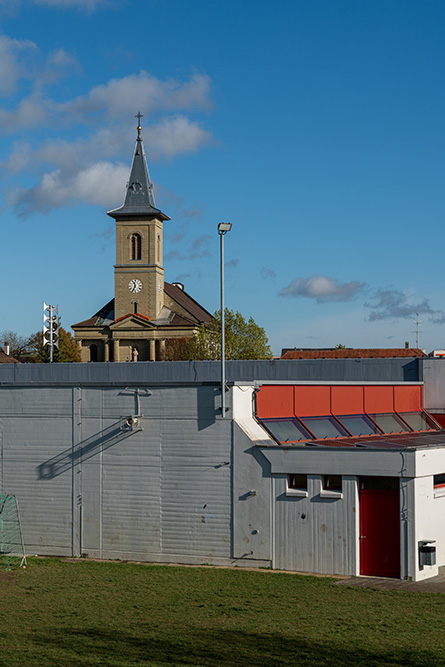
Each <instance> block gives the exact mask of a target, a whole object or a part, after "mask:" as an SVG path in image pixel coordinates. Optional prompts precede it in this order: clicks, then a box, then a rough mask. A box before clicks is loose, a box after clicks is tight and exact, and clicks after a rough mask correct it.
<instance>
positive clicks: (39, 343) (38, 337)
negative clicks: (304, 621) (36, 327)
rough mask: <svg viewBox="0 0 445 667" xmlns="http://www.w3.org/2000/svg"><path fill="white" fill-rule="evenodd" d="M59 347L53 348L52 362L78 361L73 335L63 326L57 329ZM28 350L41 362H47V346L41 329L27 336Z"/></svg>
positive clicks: (78, 354)
mask: <svg viewBox="0 0 445 667" xmlns="http://www.w3.org/2000/svg"><path fill="white" fill-rule="evenodd" d="M57 336H58V341H59V347H58V348H57V347H54V349H53V362H58V363H69V362H77V361H80V353H79V350H78V348H77V345H76V341H75V340H74V337H73V336H72V334H71V333H70V332H69V331H65V329H64V328H63V327H59V329H58V330H57ZM29 350H30V352H31V353H32V354H33V355H34V356H35V357H36V358H37V359H38V361H40V362H42V363H48V362H49V346H48V345H44V344H43V334H42V332H41V331H37V333H35V334H33V335H32V336H30V337H29Z"/></svg>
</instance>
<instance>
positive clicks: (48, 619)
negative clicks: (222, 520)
mask: <svg viewBox="0 0 445 667" xmlns="http://www.w3.org/2000/svg"><path fill="white" fill-rule="evenodd" d="M0 665H2V666H3V665H6V666H7V667H15V666H16V665H20V666H21V667H28V666H34V665H36V666H37V665H38V667H43V666H45V665H58V666H60V667H71V666H77V665H116V666H119V667H127V666H130V665H209V666H211V667H213V666H216V665H218V666H219V665H240V666H241V665H242V666H243V667H247V666H249V667H250V666H251V665H252V666H256V665H264V666H267V667H274V666H278V665H292V666H298V667H299V666H304V665H329V666H340V665H341V666H344V665H347V666H349V665H351V666H352V665H354V667H362V666H363V667H364V666H365V665H366V667H372V666H373V665H391V666H395V665H404V666H410V667H411V666H414V665H416V666H417V665H422V666H424V667H432V666H433V665H434V666H438V665H445V595H442V594H435V593H419V592H416V593H411V592H406V591H377V590H370V589H359V588H348V587H345V586H337V585H336V584H335V579H330V578H329V579H327V578H317V577H304V576H299V575H292V574H286V573H273V572H268V571H264V572H248V571H243V570H241V569H230V570H229V569H227V570H226V569H217V568H211V567H201V568H187V567H183V568H182V567H167V566H152V565H136V564H129V563H115V562H112V563H110V562H101V563H97V562H89V561H82V560H79V561H75V562H64V561H61V560H58V559H31V560H30V561H29V562H28V567H27V569H26V570H17V571H14V572H7V573H0Z"/></svg>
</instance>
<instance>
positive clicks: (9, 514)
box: [0, 493, 26, 570]
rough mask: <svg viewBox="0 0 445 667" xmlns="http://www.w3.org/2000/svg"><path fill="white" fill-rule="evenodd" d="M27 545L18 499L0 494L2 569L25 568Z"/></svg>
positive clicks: (0, 562) (0, 565)
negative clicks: (24, 541) (24, 539)
mask: <svg viewBox="0 0 445 667" xmlns="http://www.w3.org/2000/svg"><path fill="white" fill-rule="evenodd" d="M25 566H26V556H25V545H24V543H23V535H22V526H21V523H20V513H19V505H18V502H17V498H16V497H15V496H13V495H11V494H9V493H8V494H0V568H3V569H5V570H12V569H13V568H15V567H25Z"/></svg>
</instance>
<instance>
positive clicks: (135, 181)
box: [108, 111, 170, 220]
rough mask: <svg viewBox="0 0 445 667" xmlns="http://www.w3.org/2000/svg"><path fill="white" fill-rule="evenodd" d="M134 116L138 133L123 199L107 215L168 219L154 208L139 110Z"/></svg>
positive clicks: (141, 116)
mask: <svg viewBox="0 0 445 667" xmlns="http://www.w3.org/2000/svg"><path fill="white" fill-rule="evenodd" d="M135 118H137V119H138V126H137V131H138V135H137V139H136V146H135V149H134V156H133V163H132V165H131V170H130V178H129V181H128V184H127V192H126V195H125V201H124V203H123V205H122V206H121V207H120V208H116V209H114V210H113V211H109V212H108V215H109V216H111V217H112V218H120V217H122V216H127V215H130V216H131V215H144V216H146V215H150V216H153V217H156V218H159V219H160V220H170V218H169V217H168V215H165V213H162V211H160V210H159V209H157V208H156V204H155V199H154V195H153V184H152V182H151V179H150V174H149V173H148V167H147V158H146V157H145V150H144V143H143V141H142V136H141V132H142V127H141V118H143V115H142V114H141V112H140V111H138V113H137V114H136V116H135Z"/></svg>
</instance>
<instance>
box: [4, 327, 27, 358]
mask: <svg viewBox="0 0 445 667" xmlns="http://www.w3.org/2000/svg"><path fill="white" fill-rule="evenodd" d="M6 343H8V345H9V355H10V356H11V357H14V359H18V358H19V357H20V356H22V355H23V354H25V353H26V352H27V350H28V338H27V337H26V336H20V335H19V334H17V333H15V332H14V331H6V330H4V331H1V332H0V347H1V348H2V349H3V350H4V349H5V345H6Z"/></svg>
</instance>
